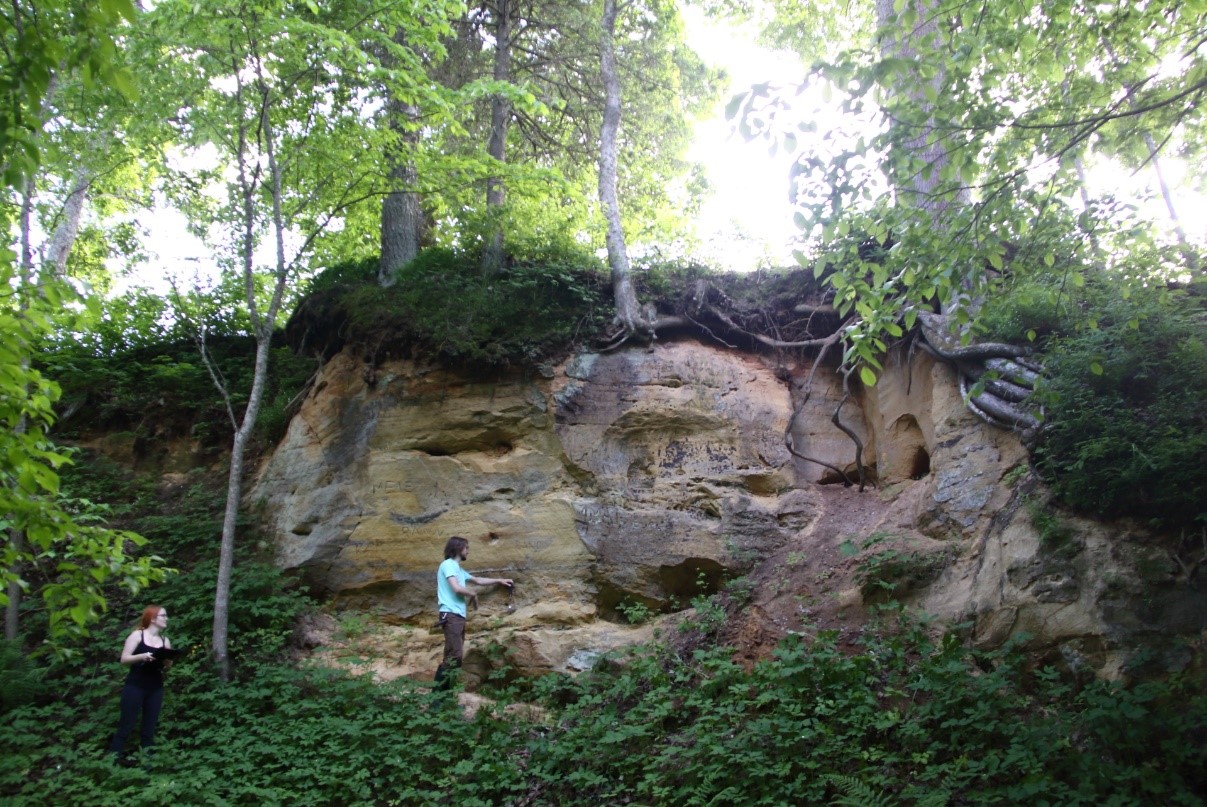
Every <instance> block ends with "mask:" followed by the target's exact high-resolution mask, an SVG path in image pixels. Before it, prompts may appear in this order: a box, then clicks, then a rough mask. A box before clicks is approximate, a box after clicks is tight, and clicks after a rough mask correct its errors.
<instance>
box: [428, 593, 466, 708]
mask: <svg viewBox="0 0 1207 807" xmlns="http://www.w3.org/2000/svg"><path fill="white" fill-rule="evenodd" d="M440 629H441V630H442V631H444V659H443V660H442V661H441V662H440V666H439V667H438V668H437V669H436V678H435V680H436V686H437V688H439V689H447V688H448V685H449V674H450V673H451V672H452V671H453V670H455V669H457V668H458V667H460V666H461V659H462V658H464V656H465V617H463V616H458V615H457V614H450V613H448V612H446V611H442V612H441V613H440Z"/></svg>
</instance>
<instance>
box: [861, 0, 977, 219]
mask: <svg viewBox="0 0 1207 807" xmlns="http://www.w3.org/2000/svg"><path fill="white" fill-rule="evenodd" d="M895 2H896V0H876V21H877V23H878V24H879V26H880V34H881V40H880V52H881V54H882V55H883V56H894V57H897V58H900V59H904V60H906V61H908V62H912V63H916V62H917V59H918V44H919V43H920V42H923V41H926V40H931V39H933V38H937V37H939V36H940V35H941V31H940V30H939V17H938V14H937V11H938V4H937V3H936V2H934V0H906V2H907V7H912V9H913V10H914V11H915V12H917V19H918V23H917V25H915V26H914V27H913V29H911V30H908V31H902V30H901V29H900V28H899V27H898V26H899V25H900V23H899V22H898V15H897V14H896V12H895V10H894V5H895ZM943 81H944V75H943V71H942V70H936V71H935V75H934V76H933V77H932V78H931V79H930V81H929V82H927V84H926V85H925V86H924V85H922V84H914V85H911V89H910V91H909V95H908V99H909V105H910V106H912V107H913V108H915V109H921V110H929V109H930V108H931V107H932V104H931V103H930V102H929V101H928V100H927V99H926V89H927V88H928V87H929V88H931V89H933V90H934V91H936V92H941V91H942V88H943ZM895 125H897V126H904V125H906V124H901V123H898V124H895ZM900 137H901V148H902V150H903V151H904V152H906V153H907V154H908V155H909V156H911V157H913V158H914V166H916V167H915V168H913V170H910V171H909V172H908V173H907V175H905V176H898V177H895V178H894V179H895V184H896V187H897V192H898V193H902V194H909V195H910V196H911V197H912V201H911V203H912V204H913V205H914V206H916V207H920V208H922V209H924V210H927V211H929V212H930V214H931V216H932V218H934V219H935V220H936V221H937V220H938V218H939V216H940V215H941V214H942V213H943V211H944V210H946V209H947V207H948V206H950V205H951V203H952V202H954V201H965V200H966V199H967V196H968V194H967V192H966V191H961V192H959V193H955V194H950V195H949V194H939V193H936V189H937V188H938V186H939V184H940V178H939V173H940V171H941V170H942V168H943V167H944V166H945V165H947V153H946V151H945V149H944V146H943V144H942V142H941V141H940V139H939V138H938V137H937V136H936V133H935V121H934V118H933V117H928V118H927V120H926V122H925V123H924V124H923V125H921V126H918V127H915V130H913V131H905V132H902V133H901V135H900Z"/></svg>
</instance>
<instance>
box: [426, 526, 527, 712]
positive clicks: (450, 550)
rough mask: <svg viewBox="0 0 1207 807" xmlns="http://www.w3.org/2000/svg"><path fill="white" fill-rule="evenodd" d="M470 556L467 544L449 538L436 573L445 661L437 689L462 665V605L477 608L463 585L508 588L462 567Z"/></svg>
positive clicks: (505, 580) (499, 580)
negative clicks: (442, 559) (472, 604)
mask: <svg viewBox="0 0 1207 807" xmlns="http://www.w3.org/2000/svg"><path fill="white" fill-rule="evenodd" d="M468 557H469V541H467V540H465V539H464V538H462V537H461V536H459V535H454V536H453V537H452V538H449V539H448V543H446V544H445V545H444V562H443V563H441V564H440V568H439V570H437V572H436V601H437V603H438V605H439V608H440V628H441V629H442V630H443V631H444V659H443V660H442V661H441V663H440V666H439V667H438V668H437V669H436V686H437V688H438V689H446V688H447V687H448V682H449V677H448V676H449V672H450V671H451V670H454V669H457V668H459V667H460V666H461V659H462V658H464V654H465V617H466V610H465V606H466V605H467V604H468V603H469V602H470V601H471V600H472V601H473V603H474V605H475V606H477V603H478V596H477V595H476V594H475V593H474V592H472V591H470V590H469V589H468V588H466V587H465V584H466V583H473V584H475V585H478V586H495V585H498V586H507V587H508V588H511V586H512V581H511V580H510V579H509V578H501V577H499V578H496V577H474V576H473V575H472V574H470V573H469V572H467V571H465V570H464V569H462V568H461V564H462V563H464V562H465V559H466V558H468Z"/></svg>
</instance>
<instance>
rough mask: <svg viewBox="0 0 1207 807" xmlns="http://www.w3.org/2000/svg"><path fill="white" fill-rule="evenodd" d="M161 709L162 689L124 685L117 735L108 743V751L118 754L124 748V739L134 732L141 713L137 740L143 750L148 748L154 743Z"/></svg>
mask: <svg viewBox="0 0 1207 807" xmlns="http://www.w3.org/2000/svg"><path fill="white" fill-rule="evenodd" d="M162 708H163V687H155V688H153V689H143V688H142V687H140V686H138V685H137V684H126V685H125V686H123V687H122V697H121V710H122V711H121V719H120V720H119V721H118V724H117V733H116V734H114V735H113V740H112V741H111V742H110V743H109V750H110V751H112V752H113V753H115V754H120V753H121V752H122V750H123V749H124V748H125V747H126V739H127V738H129V736H130V733H131V732H132V731H134V722H135V721H136V720H138V715H139V712H141V713H142V726H141V727H140V730H139V739H140V740H141V741H142V747H143V748H150V747H151V746H152V745H154V743H155V727H156V726H158V725H159V710H160V709H162Z"/></svg>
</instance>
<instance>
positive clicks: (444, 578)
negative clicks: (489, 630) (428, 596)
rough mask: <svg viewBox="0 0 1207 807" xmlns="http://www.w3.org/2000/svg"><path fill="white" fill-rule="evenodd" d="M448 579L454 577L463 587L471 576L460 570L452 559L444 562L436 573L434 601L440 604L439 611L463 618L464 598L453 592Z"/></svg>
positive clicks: (459, 565) (459, 566)
mask: <svg viewBox="0 0 1207 807" xmlns="http://www.w3.org/2000/svg"><path fill="white" fill-rule="evenodd" d="M450 577H456V578H457V582H459V583H460V584H461V585H463V586H464V585H465V582H466V581H467V580H469V578H471V577H473V575H471V574H470V573H469V572H467V571H465V570H464V569H462V568H461V564H460V563H457V561H456V559H454V558H448V559H447V560H445V561H444V563H441V564H440V568H439V569H438V570H437V571H436V601H437V602H438V603H439V604H440V610H441V611H448V612H449V613H450V614H456V615H457V616H462V617H463V616H465V598H464V597H462V596H461V595H460V594H458V593H457V592H455V591H453V587H452V586H450V585H449V584H448V579H449V578H450Z"/></svg>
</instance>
